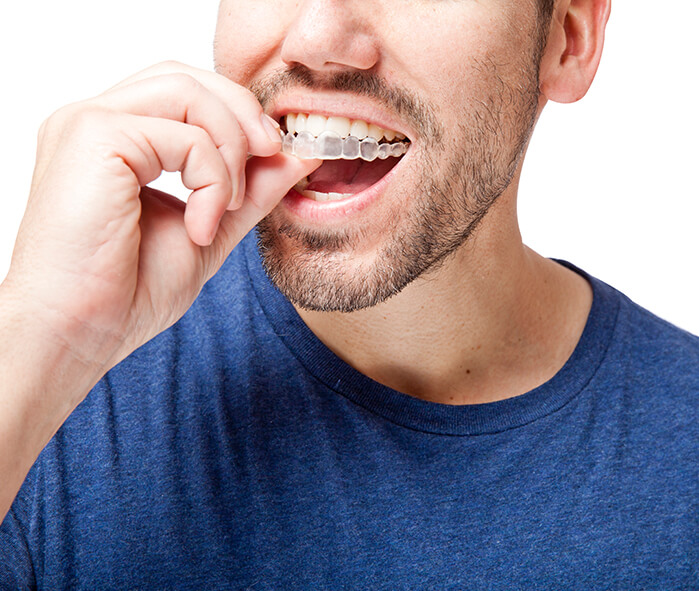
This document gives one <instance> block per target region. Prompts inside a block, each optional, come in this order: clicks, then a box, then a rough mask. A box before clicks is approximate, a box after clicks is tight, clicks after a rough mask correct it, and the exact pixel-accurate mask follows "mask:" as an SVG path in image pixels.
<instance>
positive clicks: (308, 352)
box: [240, 232, 620, 436]
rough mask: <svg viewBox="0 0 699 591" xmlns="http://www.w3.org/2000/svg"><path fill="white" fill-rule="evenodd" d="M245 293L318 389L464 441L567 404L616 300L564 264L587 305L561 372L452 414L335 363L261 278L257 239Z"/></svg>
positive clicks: (600, 351) (591, 362) (597, 351)
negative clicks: (589, 297) (589, 294)
mask: <svg viewBox="0 0 699 591" xmlns="http://www.w3.org/2000/svg"><path fill="white" fill-rule="evenodd" d="M240 247H242V250H243V252H244V257H245V260H246V264H247V269H248V275H249V279H250V283H251V286H252V289H253V291H254V293H255V296H256V298H257V300H258V302H259V304H260V307H261V308H262V310H263V312H264V315H265V317H266V320H267V322H268V323H269V325H270V327H271V328H272V330H273V331H274V333H275V334H276V335H277V337H278V338H279V339H280V340H281V341H282V342H283V343H284V345H285V346H286V348H287V349H288V350H289V351H290V353H291V354H292V355H293V356H294V357H295V358H296V359H297V360H298V361H299V362H300V363H301V364H302V365H303V366H304V367H305V369H306V370H307V371H308V372H309V373H310V374H311V375H313V376H314V377H315V378H316V379H317V380H318V381H320V382H321V383H323V384H324V385H325V386H327V387H328V388H329V389H331V390H333V391H334V392H336V393H337V394H339V395H341V396H344V397H345V398H347V399H349V400H351V401H352V402H354V403H355V404H357V405H359V406H361V407H363V408H364V409H366V410H368V411H370V412H372V413H374V414H375V415H378V416H380V417H383V418H384V419H386V420H388V421H390V422H392V423H394V424H397V425H400V426H403V427H406V428H408V429H412V430H416V431H422V432H426V433H433V434H440V435H453V436H467V435H485V434H490V433H499V432H502V431H506V430H509V429H514V428H517V427H521V426H523V425H526V424H528V423H531V422H533V421H536V420H538V419H540V418H542V417H545V416H547V415H549V414H551V413H553V412H555V411H557V410H559V409H560V408H562V407H563V406H565V405H566V404H567V403H568V402H570V401H571V400H572V399H573V398H574V397H575V396H576V395H577V394H579V393H580V392H581V391H582V390H583V389H584V388H585V386H586V385H587V383H588V382H589V381H590V380H591V379H592V377H593V376H594V375H595V373H596V372H597V370H598V368H599V366H600V364H601V363H602V361H603V359H604V356H605V354H606V352H607V349H608V347H609V343H610V341H611V338H612V334H613V332H614V327H615V325H616V319H617V314H618V310H619V304H620V299H619V294H618V293H617V292H616V291H615V290H613V289H612V288H610V287H609V286H607V285H606V284H604V283H602V282H601V281H599V280H597V279H595V278H593V277H590V276H589V275H588V274H587V273H585V272H584V271H582V270H580V269H578V268H577V267H575V266H574V265H571V264H570V263H567V262H565V261H557V262H559V263H560V264H562V265H564V266H566V267H568V268H570V269H571V270H573V271H574V272H576V273H578V274H580V275H581V276H582V277H584V278H585V279H586V280H587V281H588V282H589V283H590V285H591V286H592V290H593V301H592V307H591V309H590V313H589V316H588V319H587V323H586V325H585V328H584V330H583V333H582V336H581V337H580V340H579V342H578V344H577V346H576V348H575V350H574V351H573V353H572V355H571V356H570V358H569V359H568V361H567V362H566V363H565V364H564V366H563V367H562V368H561V369H560V370H559V371H558V373H557V374H556V375H555V376H553V377H552V378H551V379H550V380H549V381H548V382H546V383H544V384H542V385H541V386H539V387H537V388H535V389H533V390H531V391H529V392H527V393H525V394H520V395H518V396H514V397H512V398H508V399H506V400H501V401H497V402H489V403H484V404H469V405H460V406H453V405H448V404H440V403H436V402H427V401H424V400H421V399H419V398H414V397H412V396H410V395H408V394H403V393H402V392H398V391H396V390H393V389H391V388H388V387H387V386H384V385H382V384H379V383H378V382H375V381H374V380H372V379H370V378H368V377H367V376H365V375H363V374H362V373H360V372H358V371H357V370H355V369H354V368H352V367H351V366H350V365H348V364H347V363H345V362H344V361H343V360H341V359H340V358H339V357H337V356H336V355H335V354H334V353H333V352H332V351H331V350H330V349H328V348H327V347H326V346H325V345H324V344H323V343H322V342H321V341H320V339H318V337H316V335H315V334H313V332H312V331H311V330H310V329H309V328H308V326H306V324H305V323H304V322H303V320H302V319H301V317H300V316H299V315H298V313H297V312H296V310H295V308H294V307H293V306H292V305H291V303H290V302H289V301H288V300H287V299H286V297H285V296H284V295H283V294H282V293H281V292H280V291H279V290H278V289H277V288H276V287H275V286H274V285H273V284H272V283H271V281H270V279H269V278H268V277H267V275H266V273H265V271H264V267H263V265H262V261H261V258H260V255H259V253H258V250H257V246H256V232H252V233H251V235H249V236H248V237H247V238H246V239H245V240H244V241H243V242H242V243H241V244H240Z"/></svg>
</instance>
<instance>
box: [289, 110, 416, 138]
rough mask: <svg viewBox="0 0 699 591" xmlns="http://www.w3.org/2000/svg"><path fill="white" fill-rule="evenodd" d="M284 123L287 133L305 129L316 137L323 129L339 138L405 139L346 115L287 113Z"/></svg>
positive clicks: (397, 134)
mask: <svg viewBox="0 0 699 591" xmlns="http://www.w3.org/2000/svg"><path fill="white" fill-rule="evenodd" d="M285 123H286V130H287V131H288V132H289V133H300V132H302V131H307V132H309V133H311V134H312V135H314V136H316V137H318V136H319V135H320V134H321V133H323V132H324V131H334V132H335V133H337V134H338V135H339V136H340V137H341V138H346V137H348V136H354V137H356V138H358V139H360V140H363V139H364V138H367V137H372V138H374V139H375V140H376V141H377V142H378V141H381V140H382V139H384V138H385V139H386V140H387V141H389V142H390V141H393V140H394V139H396V140H404V139H405V135H403V134H402V133H399V132H397V131H393V130H391V129H383V128H381V127H379V126H378V125H375V124H373V123H367V122H366V121H362V120H361V119H353V120H352V119H349V118H348V117H325V116H324V115H317V114H316V113H310V114H308V113H288V114H287V115H286V117H285Z"/></svg>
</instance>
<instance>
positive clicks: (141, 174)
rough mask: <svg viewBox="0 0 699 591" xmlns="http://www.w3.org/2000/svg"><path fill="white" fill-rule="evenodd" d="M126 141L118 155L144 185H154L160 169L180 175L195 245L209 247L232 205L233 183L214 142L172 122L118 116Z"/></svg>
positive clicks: (187, 222)
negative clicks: (186, 192)
mask: <svg viewBox="0 0 699 591" xmlns="http://www.w3.org/2000/svg"><path fill="white" fill-rule="evenodd" d="M120 117H121V118H122V119H123V122H122V123H121V126H120V128H121V130H122V134H123V136H124V137H126V138H128V141H126V142H123V145H120V146H117V147H116V154H118V156H119V157H120V158H122V159H123V161H124V162H125V163H126V165H127V166H128V167H129V168H130V169H131V170H132V171H133V173H134V174H135V175H136V177H137V178H138V182H139V184H140V185H141V186H145V185H146V184H148V183H149V182H151V181H153V180H155V179H156V178H157V177H158V176H159V175H160V173H161V171H162V170H166V171H170V172H174V171H177V170H179V171H180V172H181V173H182V183H183V184H184V186H185V187H187V188H188V189H191V190H192V193H191V194H190V196H189V199H188V200H187V206H186V209H185V218H184V223H185V227H186V229H187V233H188V234H189V237H190V238H191V240H192V241H193V242H194V243H196V244H198V245H200V246H206V245H209V244H211V241H212V240H213V237H214V235H215V233H216V228H217V227H218V222H219V220H220V219H221V216H222V215H223V212H224V211H225V210H226V207H227V205H228V204H229V203H230V201H231V191H232V180H231V178H230V175H229V173H228V169H227V167H226V164H225V162H224V161H223V158H222V157H221V154H220V152H219V150H218V149H217V147H216V144H215V143H214V141H213V140H212V139H211V137H210V136H209V135H208V134H207V133H206V131H204V130H203V129H201V128H199V127H195V126H192V125H187V124H185V123H180V122H177V121H171V120H169V119H156V118H153V117H142V116H136V115H120Z"/></svg>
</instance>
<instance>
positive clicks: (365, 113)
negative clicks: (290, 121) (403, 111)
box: [269, 92, 415, 141]
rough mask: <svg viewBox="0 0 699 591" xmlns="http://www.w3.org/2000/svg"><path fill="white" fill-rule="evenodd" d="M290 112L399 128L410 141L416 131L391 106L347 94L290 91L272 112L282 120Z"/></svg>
mask: <svg viewBox="0 0 699 591" xmlns="http://www.w3.org/2000/svg"><path fill="white" fill-rule="evenodd" d="M287 113H316V114H318V115H324V116H325V117H348V118H349V119H361V120H362V121H366V122H367V123H374V124H375V125H378V126H379V127H381V128H383V129H390V130H392V131H399V132H400V133H402V134H403V135H405V136H406V137H407V138H408V139H409V140H411V141H412V140H413V138H414V136H415V133H414V131H413V130H412V129H410V128H409V127H407V126H406V123H405V121H403V120H401V119H399V118H398V117H396V115H395V114H392V113H391V112H390V111H389V110H388V109H386V108H385V107H383V106H382V105H379V104H377V103H375V102H373V101H371V100H370V99H367V98H366V97H362V96H358V95H356V94H347V93H316V92H313V93H312V94H309V93H308V92H295V93H287V94H284V95H283V96H281V97H279V98H278V99H277V100H276V101H275V102H274V105H273V106H272V108H271V109H270V112H269V115H270V116H271V117H272V118H273V119H275V120H276V121H280V120H281V118H282V117H284V115H286V114H287Z"/></svg>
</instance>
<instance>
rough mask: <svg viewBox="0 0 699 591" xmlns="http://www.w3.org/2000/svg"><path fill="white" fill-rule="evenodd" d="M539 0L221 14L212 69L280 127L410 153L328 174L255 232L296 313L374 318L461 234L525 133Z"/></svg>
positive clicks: (290, 4)
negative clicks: (375, 140)
mask: <svg viewBox="0 0 699 591" xmlns="http://www.w3.org/2000/svg"><path fill="white" fill-rule="evenodd" d="M536 1H537V0H517V1H507V2H506V1H504V0H484V1H482V2H480V1H479V2H475V1H472V0H371V1H369V0H342V1H340V0H307V1H304V0H223V1H222V2H221V6H220V13H219V22H218V29H217V36H216V46H215V57H216V64H217V69H218V71H219V72H220V73H222V74H224V75H226V76H228V77H229V78H231V79H232V80H234V81H236V82H238V83H240V84H243V85H246V86H248V87H249V88H251V89H252V90H253V92H255V94H256V95H257V96H258V98H259V100H260V102H261V103H262V105H263V107H264V108H265V111H266V112H267V113H269V114H271V115H272V117H274V118H275V119H277V120H278V121H280V122H281V123H282V126H283V127H284V125H285V121H286V119H285V118H286V116H287V115H288V114H303V115H321V116H324V117H321V118H318V117H315V118H314V119H315V123H316V124H318V122H319V121H320V123H321V125H322V124H323V122H324V121H325V117H329V116H337V117H342V118H346V119H349V120H350V124H351V125H354V123H353V122H355V121H358V122H360V123H359V125H358V127H356V128H355V127H353V128H352V129H359V131H358V132H357V133H358V134H362V133H363V132H362V129H363V126H362V122H366V123H368V124H374V125H376V126H378V127H379V128H382V129H383V130H387V131H388V133H387V134H384V139H382V140H380V141H381V143H385V142H388V141H389V140H390V141H393V142H395V141H396V138H392V139H391V136H392V135H393V133H394V132H398V133H399V134H402V135H405V136H406V138H407V139H406V140H404V141H409V149H408V151H407V153H406V154H405V155H404V156H402V157H400V158H395V157H389V158H387V159H385V160H379V159H377V160H374V161H373V162H367V161H364V160H361V159H360V160H349V161H345V160H335V161H328V162H327V163H324V164H323V165H322V166H321V167H320V168H319V169H318V170H317V171H316V172H315V173H313V174H312V175H310V176H309V178H308V181H309V184H308V186H307V187H306V188H305V189H306V190H305V195H304V191H303V186H297V188H296V190H294V189H292V191H290V192H289V194H288V195H287V197H285V198H284V200H283V201H282V202H281V203H280V205H279V206H278V207H277V208H276V209H275V210H274V211H273V212H272V214H270V215H269V216H268V217H267V218H266V219H265V220H264V221H263V223H262V224H261V226H260V238H261V248H262V253H263V258H264V260H265V265H266V267H267V270H268V272H269V273H270V276H271V277H272V279H273V280H274V281H275V283H276V284H277V286H278V287H279V288H280V289H281V290H282V291H283V292H284V293H285V294H286V295H287V297H289V299H291V301H292V302H294V303H295V304H297V305H299V306H301V307H304V308H307V309H315V310H342V311H351V310H356V309H360V308H363V307H367V306H371V305H375V304H377V303H379V302H381V301H383V300H385V299H387V298H388V297H390V296H391V295H394V294H395V293H398V292H399V291H400V290H402V289H403V288H404V287H405V286H406V285H407V284H408V283H410V282H411V281H413V280H414V279H415V278H417V277H419V276H420V275H422V274H423V273H425V272H426V271H428V270H430V269H434V268H435V266H436V265H438V264H439V263H440V262H442V261H443V260H444V259H445V258H446V257H447V256H448V255H449V254H450V253H451V252H453V251H454V250H455V249H456V248H458V247H459V246H460V245H461V244H462V243H463V242H464V241H465V240H466V238H467V237H468V236H469V235H470V234H471V233H472V231H473V230H474V228H475V227H476V225H477V224H478V222H479V221H480V220H481V219H482V218H483V216H484V215H485V213H486V212H487V211H488V208H489V207H490V205H491V204H492V203H493V201H494V200H495V199H496V198H497V197H498V196H499V195H500V194H501V193H502V192H503V191H504V190H505V189H506V188H507V187H508V186H509V184H510V182H511V181H512V178H513V176H514V174H515V172H516V170H517V167H518V165H519V163H520V160H521V158H522V156H523V152H524V149H525V146H526V143H527V141H528V139H529V134H530V132H531V130H532V128H533V125H534V121H535V119H536V114H537V107H538V95H539V93H538V59H539V46H540V33H539V29H538V21H537V11H536V4H535V2H536ZM340 127H342V125H341V126H340ZM313 133H318V131H314V132H313ZM379 133H380V132H379ZM397 137H398V138H400V135H398V136H397ZM304 184H305V183H304ZM318 193H320V195H318ZM331 194H332V195H331ZM338 194H340V195H342V197H339V196H338ZM328 195H330V200H323V199H326V198H327V197H326V196H328ZM319 198H320V199H321V200H319Z"/></svg>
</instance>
